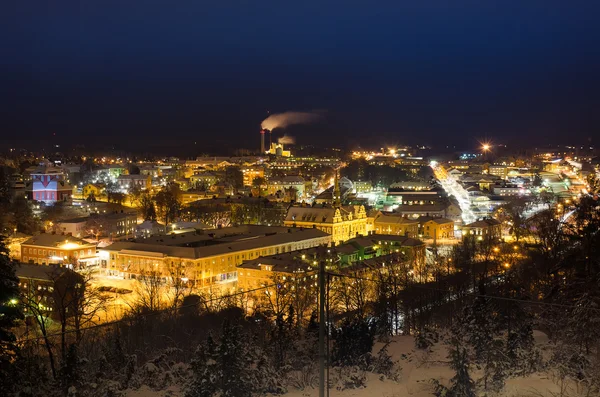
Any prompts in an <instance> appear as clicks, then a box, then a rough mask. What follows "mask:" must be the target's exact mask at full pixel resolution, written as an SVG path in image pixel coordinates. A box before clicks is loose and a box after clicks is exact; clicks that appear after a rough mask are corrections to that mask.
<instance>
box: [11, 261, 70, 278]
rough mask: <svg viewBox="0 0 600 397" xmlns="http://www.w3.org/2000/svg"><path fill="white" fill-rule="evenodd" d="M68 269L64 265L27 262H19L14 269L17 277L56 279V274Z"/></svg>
mask: <svg viewBox="0 0 600 397" xmlns="http://www.w3.org/2000/svg"><path fill="white" fill-rule="evenodd" d="M67 271H69V270H68V269H67V268H65V267H60V266H57V265H50V266H44V265H32V264H27V263H20V264H19V265H17V267H16V269H15V273H16V275H17V277H18V278H27V279H35V280H46V281H51V280H56V278H57V277H58V276H60V275H61V274H63V273H66V272H67Z"/></svg>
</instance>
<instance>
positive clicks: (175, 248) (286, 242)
mask: <svg viewBox="0 0 600 397" xmlns="http://www.w3.org/2000/svg"><path fill="white" fill-rule="evenodd" d="M222 230H225V229H222ZM265 230H276V232H267V233H260V234H251V235H248V234H242V235H239V236H238V237H231V236H227V237H226V238H225V239H224V240H220V239H219V238H214V237H213V236H211V235H209V234H206V235H200V236H199V235H197V234H196V233H188V234H180V235H169V236H157V237H155V238H153V239H152V240H150V241H149V242H144V243H142V242H117V243H114V244H112V245H110V246H108V247H104V248H101V249H100V258H101V259H102V260H103V265H102V267H103V270H104V271H105V272H106V273H107V274H109V275H115V276H121V277H123V278H126V279H129V278H137V277H138V276H139V275H141V274H145V273H148V272H157V273H158V274H159V275H160V276H161V277H163V278H173V277H179V278H181V279H182V280H184V281H186V282H189V283H190V284H191V285H193V286H196V287H209V286H212V285H224V286H227V285H230V286H231V284H230V283H233V282H237V280H238V275H237V266H238V265H241V264H242V263H243V262H244V261H246V260H252V259H256V258H259V257H261V256H265V255H276V254H281V253H285V252H290V251H296V250H300V249H306V248H312V247H317V246H320V245H329V244H330V243H331V236H329V235H328V234H327V233H325V232H322V231H320V230H316V229H306V230H300V229H296V230H291V229H290V230H287V229H284V228H270V229H265ZM236 238H237V239H236ZM232 239H233V241H232ZM188 240H189V241H188ZM203 242H205V245H202V244H204V243H203ZM186 245H187V246H186Z"/></svg>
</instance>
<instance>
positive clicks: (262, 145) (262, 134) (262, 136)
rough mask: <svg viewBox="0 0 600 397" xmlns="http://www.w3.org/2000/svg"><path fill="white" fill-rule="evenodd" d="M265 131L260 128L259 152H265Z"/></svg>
mask: <svg viewBox="0 0 600 397" xmlns="http://www.w3.org/2000/svg"><path fill="white" fill-rule="evenodd" d="M265 132H267V131H266V130H260V154H265V152H266V149H265Z"/></svg>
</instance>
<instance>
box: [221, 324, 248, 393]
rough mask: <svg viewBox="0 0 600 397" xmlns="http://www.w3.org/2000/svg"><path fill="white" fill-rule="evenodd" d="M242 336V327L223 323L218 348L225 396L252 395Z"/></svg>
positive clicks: (222, 387)
mask: <svg viewBox="0 0 600 397" xmlns="http://www.w3.org/2000/svg"><path fill="white" fill-rule="evenodd" d="M246 353H247V352H246V349H245V348H244V343H243V341H242V337H241V334H240V327H239V326H236V325H231V324H230V323H229V321H225V322H224V323H223V336H222V337H221V342H220V343H219V347H218V348H217V355H218V361H219V364H218V368H219V375H220V382H219V383H220V388H221V390H222V392H223V395H224V396H227V397H238V396H239V397H244V396H251V395H252V391H253V390H252V388H251V387H250V385H251V382H250V376H249V368H248V366H247V364H248V362H247V360H248V356H247V354H246Z"/></svg>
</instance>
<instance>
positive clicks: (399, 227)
mask: <svg viewBox="0 0 600 397" xmlns="http://www.w3.org/2000/svg"><path fill="white" fill-rule="evenodd" d="M373 231H374V232H375V233H377V234H395V235H399V236H412V237H414V236H416V235H418V234H419V222H418V221H417V220H416V219H409V218H405V217H403V216H401V215H399V214H384V213H382V212H378V213H377V214H375V216H374V218H373Z"/></svg>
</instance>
